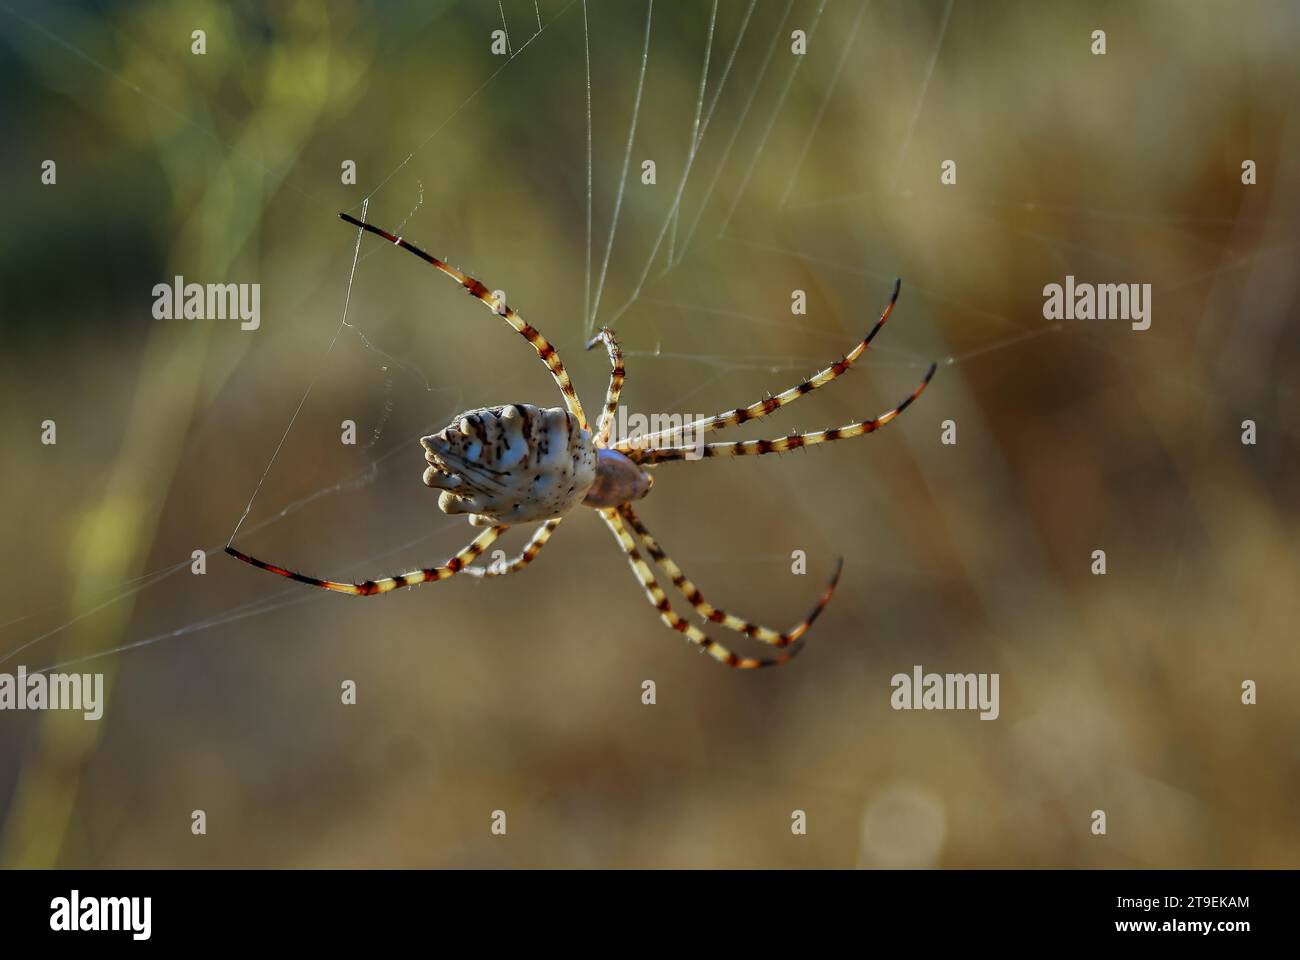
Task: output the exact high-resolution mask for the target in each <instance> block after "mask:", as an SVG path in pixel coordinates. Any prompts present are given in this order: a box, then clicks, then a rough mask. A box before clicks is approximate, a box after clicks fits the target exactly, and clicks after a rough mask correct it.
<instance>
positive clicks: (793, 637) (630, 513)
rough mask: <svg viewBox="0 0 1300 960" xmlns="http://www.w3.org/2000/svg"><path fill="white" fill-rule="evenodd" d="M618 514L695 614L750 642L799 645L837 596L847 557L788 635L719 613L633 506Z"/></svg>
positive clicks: (838, 560)
mask: <svg viewBox="0 0 1300 960" xmlns="http://www.w3.org/2000/svg"><path fill="white" fill-rule="evenodd" d="M618 512H619V515H620V516H621V517H622V518H623V520H624V521H625V522H626V523H627V524H628V526H630V527H631V528H632V529H633V531H635V532H636V535H637V538H638V539H639V540H640V541H641V545H642V546H644V547H645V551H646V553H648V554H650V558H651V559H652V560H654V562H655V563H657V564H659V566H661V567H662V568H663V570H664V572H665V573H667V574H668V578H669V579H670V580H672V582H673V586H674V587H676V588H677V590H678V592H679V593H681V595H682V596H683V597H685V598H686V600H687V602H688V603H690V605H691V606H692V607H694V608H695V612H696V613H698V614H699V615H700V617H701V619H703V620H707V621H708V622H710V623H718V624H721V625H722V626H724V627H726V628H727V629H728V630H735V631H736V632H737V633H743V634H744V635H745V636H747V637H749V638H750V639H752V640H758V641H760V642H762V643H766V644H768V645H769V646H773V647H788V646H790V645H792V644H795V643H798V642H799V640H800V639H802V637H803V635H804V634H805V633H807V632H808V629H809V628H810V627H811V626H812V625H813V623H814V621H816V619H817V618H818V617H819V616H821V612H822V611H823V610H825V609H826V604H828V603H830V601H831V596H832V595H833V594H834V593H835V587H836V586H837V585H838V584H839V582H840V572H841V571H842V570H843V569H844V558H843V557H837V558H836V560H835V573H834V574H832V575H831V580H830V583H829V584H828V585H827V587H826V590H825V592H824V593H822V596H821V599H820V600H818V601H817V605H816V606H815V607H813V608H812V610H811V611H810V612H809V613H808V616H806V617H804V618H803V620H801V621H799V623H797V624H795V626H794V627H793V628H792V629H791V630H790V631H789V632H782V631H780V630H772V629H771V628H769V627H764V626H761V625H759V624H756V623H750V622H749V621H748V620H742V619H741V618H740V617H737V616H733V615H732V614H730V613H727V611H725V610H720V609H718V608H717V607H715V606H713V605H712V604H711V603H709V602H708V601H707V600H705V599H704V594H702V593H700V588H699V587H697V586H696V585H695V584H694V583H692V582H691V581H690V580H689V579H688V578H687V577H686V574H684V573H682V569H681V567H679V566H677V564H676V563H674V562H673V559H672V557H670V556H668V554H667V553H665V552H664V550H663V548H662V547H660V546H659V544H658V542H657V541H656V540H655V538H654V537H653V536H652V535H651V534H650V531H649V530H647V529H646V527H645V524H644V523H642V522H641V519H640V518H639V517H638V516H637V515H636V511H634V510H633V509H632V504H630V503H625V504H623V506H621V507H619V508H618Z"/></svg>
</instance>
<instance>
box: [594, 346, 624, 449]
mask: <svg viewBox="0 0 1300 960" xmlns="http://www.w3.org/2000/svg"><path fill="white" fill-rule="evenodd" d="M602 340H603V341H604V343H605V350H606V351H607V352H608V353H609V364H610V367H611V368H612V369H611V370H610V373H609V388H608V389H607V390H606V391H605V409H604V410H603V411H601V414H600V423H599V424H598V426H597V428H596V446H597V447H607V446H609V437H610V432H611V431H612V430H613V428H614V414H615V413H617V412H618V398H619V394H621V393H622V392H623V381H624V379H626V371H625V368H624V366H623V350H622V348H620V347H619V345H618V338H617V337H615V336H614V331H613V330H611V329H609V327H601V329H600V333H598V334H596V335H595V336H594V337H592V338H591V339H590V340H588V341H587V349H588V350H590V349H591V348H592V347H594V346H595V345H596V344H597V343H600V342H601V341H602Z"/></svg>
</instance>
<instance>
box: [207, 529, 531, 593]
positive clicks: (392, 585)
mask: <svg viewBox="0 0 1300 960" xmlns="http://www.w3.org/2000/svg"><path fill="white" fill-rule="evenodd" d="M505 531H506V528H505V527H503V526H496V527H489V528H488V529H486V530H484V531H483V532H482V533H480V534H479V535H478V536H477V537H475V538H474V540H473V541H472V542H471V543H470V544H469V545H468V546H465V547H463V548H461V550H460V552H459V553H457V554H456V555H455V556H453V557H452V558H451V559H450V560H448V561H447V562H446V563H442V564H439V565H438V566H436V567H424V568H421V569H419V570H412V571H411V572H410V573H403V574H400V575H398V576H395V577H382V578H381V579H379V580H363V581H361V582H357V583H349V582H347V581H342V580H322V579H320V578H319V577H309V576H307V575H306V574H302V573H297V572H295V571H293V570H286V569H285V568H284V567H278V566H276V565H275V564H273V563H267V562H266V561H265V560H258V559H257V558H256V557H250V556H249V555H248V554H246V553H243V552H241V551H239V550H236V549H235V548H234V547H232V546H230V545H229V544H227V545H226V553H228V554H230V555H231V556H232V557H234V558H235V559H237V560H243V561H244V563H247V564H251V565H252V566H254V567H257V568H259V569H261V570H268V571H270V572H271V573H277V574H279V575H280V576H282V577H288V578H289V579H290V580H297V581H298V582H299V583H306V584H309V585H311V586H313V587H321V588H323V589H325V590H333V591H334V592H335V593H347V594H351V595H352V596H354V597H374V596H378V595H379V594H381V593H389V592H390V591H393V590H396V589H397V588H398V587H413V586H415V585H416V584H417V583H430V582H432V581H435V580H446V579H447V578H448V577H453V576H455V575H456V574H458V573H460V572H462V571H463V570H464V569H465V568H466V567H467V566H468V565H469V564H471V563H473V562H474V561H475V560H477V559H478V558H479V556H480V555H481V554H482V553H483V551H484V550H486V549H487V548H488V547H489V546H491V544H492V541H494V540H495V539H496V538H497V537H499V536H501V534H503V533H505Z"/></svg>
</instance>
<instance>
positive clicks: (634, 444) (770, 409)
mask: <svg viewBox="0 0 1300 960" xmlns="http://www.w3.org/2000/svg"><path fill="white" fill-rule="evenodd" d="M902 286H903V281H902V278H901V277H900V278H898V279H896V280H895V281H894V290H893V293H892V294H890V297H889V303H887V304H885V309H884V310H882V311H881V313H880V319H879V320H877V321H876V323H875V326H873V327H872V328H871V329H870V330H869V331H867V335H866V336H865V337H863V338H862V340H861V342H859V343H858V344H857V345H856V346H855V347H854V348H853V349H852V350H850V351H849V352H848V353H847V354H845V355H844V357H843V358H841V359H840V360H837V361H836V362H835V363H833V364H831V365H830V366H829V367H827V368H826V369H825V370H822V371H821V372H820V373H817V374H815V375H813V376H811V377H809V378H808V379H807V380H805V381H803V383H800V384H796V385H795V386H793V387H791V388H790V389H789V390H786V391H784V392H782V393H778V394H777V395H776V396H775V397H772V396H769V397H767V399H765V400H759V401H757V402H755V403H751V404H750V405H749V406H747V407H738V408H736V409H735V410H728V411H726V412H725V413H719V414H717V415H716V416H712V417H706V418H705V419H703V420H695V421H693V422H692V423H686V424H682V425H681V426H680V427H673V428H671V429H668V430H660V431H657V432H655V433H649V434H645V435H644V436H640V437H631V438H625V439H623V440H621V441H619V442H618V443H616V444H614V449H615V450H619V451H621V452H623V453H628V452H629V451H631V450H633V449H636V448H638V447H639V448H641V449H646V448H650V447H656V446H660V445H661V444H662V442H663V441H664V440H667V439H670V438H673V437H678V436H680V435H681V434H683V433H688V434H689V435H690V436H694V437H698V436H699V435H700V434H702V433H707V432H708V431H710V430H721V429H723V428H724V427H732V426H736V425H737V424H741V423H747V422H748V421H750V420H758V419H760V418H761V417H766V416H767V415H768V414H769V413H774V412H775V411H777V410H780V409H781V408H782V407H784V406H785V405H786V404H790V403H794V401H796V400H798V399H799V398H800V397H802V396H805V395H806V394H809V393H812V392H813V391H814V390H816V389H817V388H818V387H824V386H826V384H828V383H830V382H831V381H832V380H834V379H836V378H837V377H839V376H841V375H842V374H844V373H847V372H848V370H849V368H850V367H852V366H853V364H854V362H855V361H856V360H857V359H858V357H860V356H862V354H863V353H865V352H866V349H867V347H869V346H870V345H871V341H872V340H874V339H875V338H876V334H878V333H879V332H880V329H881V328H882V327H883V326H884V325H885V321H887V320H888V319H889V315H890V314H891V313H893V312H894V304H895V303H897V302H898V292H899V290H901V289H902ZM931 372H933V371H931ZM927 379H928V377H927Z"/></svg>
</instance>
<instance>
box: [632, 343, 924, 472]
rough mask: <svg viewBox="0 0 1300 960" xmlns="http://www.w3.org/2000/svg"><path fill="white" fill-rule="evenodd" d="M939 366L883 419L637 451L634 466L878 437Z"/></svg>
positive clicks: (886, 412) (920, 392) (910, 402)
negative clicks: (758, 437)
mask: <svg viewBox="0 0 1300 960" xmlns="http://www.w3.org/2000/svg"><path fill="white" fill-rule="evenodd" d="M937 366H938V365H937V364H934V363H932V364H930V369H928V370H926V372H925V376H924V377H922V378H921V382H920V383H919V384H917V387H916V389H915V390H913V391H912V392H911V394H910V395H909V396H908V398H907V399H906V400H904V401H903V402H902V403H900V404H899V405H898V406H896V407H894V408H893V409H891V410H887V411H885V412H884V413H882V414H881V415H880V416H878V417H872V418H871V419H870V420H859V421H857V422H856V423H849V424H845V425H844V426H842V427H832V428H831V429H830V430H814V431H812V432H810V433H791V434H787V435H786V436H784V437H778V438H777V439H775V440H732V441H729V442H727V443H706V444H690V445H687V446H680V447H655V448H653V449H649V450H646V449H640V450H636V449H634V450H629V451H628V454H627V456H628V458H629V459H630V460H631V461H632V462H633V463H637V464H641V465H645V466H649V465H651V464H656V463H667V462H668V461H670V460H698V459H702V458H704V457H743V456H752V455H755V454H764V453H784V452H785V451H787V450H798V449H799V448H800V447H811V446H814V445H816V444H819V443H830V442H831V441H832V440H847V439H848V438H849V437H860V436H862V435H863V434H864V433H874V432H875V431H877V430H879V429H880V428H881V427H883V426H884V425H885V424H887V423H889V421H891V420H893V419H894V418H895V417H897V416H898V415H899V414H900V413H902V412H903V411H904V410H906V409H907V408H908V407H910V406H911V405H912V402H913V401H914V400H915V399H916V398H917V397H919V396H920V395H921V394H922V393H923V392H924V390H925V388H926V385H927V384H929V382H930V378H931V377H933V376H934V371H935V368H936V367H937Z"/></svg>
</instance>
